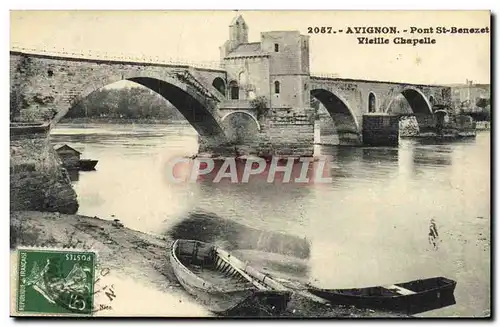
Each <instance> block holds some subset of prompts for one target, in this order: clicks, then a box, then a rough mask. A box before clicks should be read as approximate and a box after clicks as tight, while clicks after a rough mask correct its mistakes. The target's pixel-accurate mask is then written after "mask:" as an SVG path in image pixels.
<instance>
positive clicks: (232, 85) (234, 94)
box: [229, 81, 240, 100]
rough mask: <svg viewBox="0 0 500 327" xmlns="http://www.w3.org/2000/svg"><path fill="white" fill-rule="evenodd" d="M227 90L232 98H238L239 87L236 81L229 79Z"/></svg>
mask: <svg viewBox="0 0 500 327" xmlns="http://www.w3.org/2000/svg"><path fill="white" fill-rule="evenodd" d="M229 92H230V93H231V99H232V100H238V99H239V98H240V88H239V87H238V83H237V82H236V81H231V83H229Z"/></svg>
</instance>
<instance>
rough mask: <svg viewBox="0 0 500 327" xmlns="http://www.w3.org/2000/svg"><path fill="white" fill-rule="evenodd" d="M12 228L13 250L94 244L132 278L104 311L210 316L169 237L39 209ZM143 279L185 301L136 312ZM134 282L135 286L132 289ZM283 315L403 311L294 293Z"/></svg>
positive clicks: (106, 262)
mask: <svg viewBox="0 0 500 327" xmlns="http://www.w3.org/2000/svg"><path fill="white" fill-rule="evenodd" d="M10 229H11V232H10V235H11V239H10V243H11V249H14V248H15V247H17V246H36V247H53V248H55V247H57V248H63V247H79V248H92V249H93V250H95V251H97V252H98V257H99V264H100V265H101V266H105V267H107V268H109V270H110V271H111V272H113V273H115V274H117V275H120V276H125V277H126V278H127V280H129V281H131V282H123V283H121V285H120V289H116V294H117V298H118V297H120V294H130V295H129V296H127V297H125V295H121V298H120V299H121V303H122V305H116V304H115V305H112V307H113V308H112V310H108V311H102V312H99V313H98V314H100V315H101V314H102V315H111V316H130V315H134V314H135V315H140V316H143V315H153V316H193V315H194V316H197V317H200V316H211V313H209V312H207V311H206V310H203V308H202V307H201V306H199V305H198V304H197V303H196V302H195V301H193V299H192V298H191V297H190V296H189V295H188V294H187V293H186V292H185V291H184V289H183V288H182V287H181V286H180V284H179V283H178V281H177V279H176V277H175V275H174V274H173V272H172V269H171V266H170V264H169V261H168V257H167V251H168V247H169V245H170V243H171V242H172V239H171V238H170V237H168V236H153V235H149V234H145V233H142V232H138V231H134V230H131V229H129V228H127V227H125V226H122V225H120V224H116V223H114V222H113V221H109V220H103V219H99V218H97V217H86V216H81V215H65V214H60V213H48V212H36V211H13V212H11V215H10ZM268 272H269V271H268ZM130 283H133V284H132V285H131V284H130ZM115 284H116V283H115ZM139 284H140V285H147V287H148V290H147V292H149V294H155V295H154V296H156V297H158V298H160V297H161V296H167V295H169V296H170V297H169V298H170V299H171V300H174V302H175V303H174V302H172V303H173V305H174V304H175V305H177V306H180V305H181V304H182V305H183V307H182V308H176V307H175V305H174V307H172V306H171V305H170V306H169V305H164V306H157V309H155V310H154V312H151V313H149V312H142V311H137V310H138V309H136V311H135V312H134V311H133V308H132V309H131V306H132V302H133V303H135V302H137V301H146V299H142V300H141V299H140V298H137V297H136V296H134V293H137V294H139V293H141V290H142V289H137V290H136V287H138V286H137V285H139ZM131 286H133V287H134V289H133V291H131ZM144 287H146V286H144ZM120 292H121V293H120ZM147 292H146V291H142V293H147ZM142 293H141V294H142ZM147 301H150V300H147ZM114 303H117V302H114ZM151 305H154V304H151ZM131 310H132V311H131ZM150 311H152V310H150ZM283 315H284V316H287V317H310V318H314V317H346V318H349V317H351V318H352V317H396V316H400V315H395V314H390V313H381V312H376V311H373V310H361V309H356V308H353V307H347V306H335V307H330V306H325V305H321V304H318V303H314V302H311V301H309V300H307V299H304V298H301V297H298V296H294V297H293V298H292V301H291V302H290V304H289V306H288V308H287V311H286V312H285V313H284V314H283Z"/></svg>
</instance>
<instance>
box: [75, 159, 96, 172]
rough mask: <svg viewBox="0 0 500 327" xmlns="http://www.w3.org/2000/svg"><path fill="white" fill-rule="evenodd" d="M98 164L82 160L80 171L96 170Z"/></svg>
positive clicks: (94, 161) (93, 161)
mask: <svg viewBox="0 0 500 327" xmlns="http://www.w3.org/2000/svg"><path fill="white" fill-rule="evenodd" d="M97 162H98V161H97V160H90V159H80V161H79V163H80V170H94V169H95V166H96V165H97Z"/></svg>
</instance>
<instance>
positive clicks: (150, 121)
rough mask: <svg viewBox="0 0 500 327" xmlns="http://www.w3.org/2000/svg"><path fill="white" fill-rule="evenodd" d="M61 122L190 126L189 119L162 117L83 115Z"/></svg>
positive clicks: (69, 123)
mask: <svg viewBox="0 0 500 327" xmlns="http://www.w3.org/2000/svg"><path fill="white" fill-rule="evenodd" d="M59 123H60V124H68V125H72V124H75V125H81V124H113V125H129V124H130V125H131V124H153V125H154V124H162V125H165V124H168V125H186V126H190V124H189V122H188V121H187V120H171V119H160V118H119V117H82V118H63V119H61V121H60V122H59Z"/></svg>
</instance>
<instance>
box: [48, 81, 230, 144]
mask: <svg viewBox="0 0 500 327" xmlns="http://www.w3.org/2000/svg"><path fill="white" fill-rule="evenodd" d="M121 80H128V81H131V82H134V83H137V84H139V85H142V86H144V87H146V88H148V89H150V90H152V91H154V92H156V93H158V94H159V95H161V96H162V97H163V98H165V99H166V100H168V101H169V102H170V103H172V105H174V106H175V107H176V108H177V110H179V112H180V113H181V114H182V115H183V116H184V117H185V118H186V120H187V121H188V122H189V123H190V124H191V125H192V126H193V128H194V129H195V130H196V131H197V132H198V134H199V135H200V136H206V137H218V136H224V130H223V128H222V126H221V124H220V121H218V117H216V115H214V114H213V113H212V112H211V107H212V106H213V104H212V103H211V102H210V100H208V99H207V98H206V97H205V96H204V95H202V94H200V93H198V92H197V91H195V90H194V88H192V87H188V85H187V84H185V83H183V82H181V81H180V80H178V79H176V78H173V77H170V76H156V74H147V73H144V74H142V75H133V76H124V75H120V76H106V77H103V78H102V79H100V80H99V82H98V83H96V82H95V81H94V82H91V83H89V84H88V85H85V86H83V87H82V89H81V91H80V92H79V93H78V94H77V95H76V97H74V99H73V100H72V101H71V103H70V104H68V105H67V106H64V107H62V108H59V109H60V110H59V111H58V113H57V114H56V116H55V117H54V118H53V119H52V121H51V126H54V125H55V124H57V123H58V122H59V121H60V120H61V119H62V118H63V117H64V116H65V115H66V114H67V113H68V112H69V111H70V110H71V108H72V107H73V106H74V105H75V104H76V103H78V102H79V101H80V100H82V99H84V98H85V97H87V96H88V95H90V94H91V93H92V92H94V91H96V90H98V89H100V88H102V87H104V86H106V85H110V84H113V83H115V82H118V81H121Z"/></svg>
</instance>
